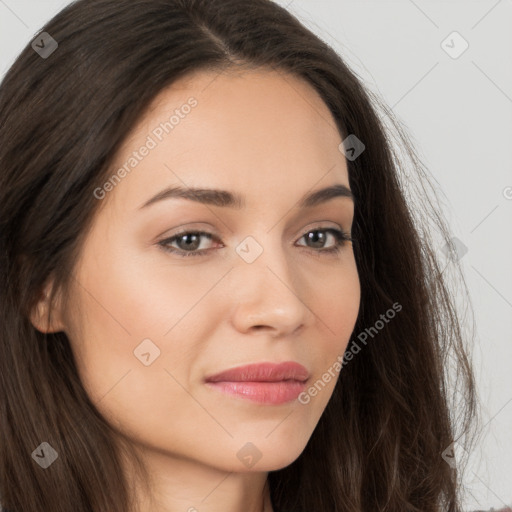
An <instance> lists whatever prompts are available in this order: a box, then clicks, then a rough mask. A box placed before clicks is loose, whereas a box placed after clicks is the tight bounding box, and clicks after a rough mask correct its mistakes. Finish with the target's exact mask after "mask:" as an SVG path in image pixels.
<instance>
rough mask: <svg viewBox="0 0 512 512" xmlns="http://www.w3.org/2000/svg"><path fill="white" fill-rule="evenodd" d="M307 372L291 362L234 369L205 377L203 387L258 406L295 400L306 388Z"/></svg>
mask: <svg viewBox="0 0 512 512" xmlns="http://www.w3.org/2000/svg"><path fill="white" fill-rule="evenodd" d="M308 378H309V372H308V370H307V369H306V368H305V367H304V366H302V365H301V364H299V363H296V362H295V361H286V362H284V363H278V364H276V363H258V364H249V365H245V366H238V367H236V368H231V369H229V370H225V371H223V372H221V373H217V374H215V375H211V376H209V377H206V379H205V382H206V384H207V385H208V386H209V387H211V388H213V389H216V390H217V391H220V392H222V393H226V394H229V395H233V396H238V397H240V398H244V399H248V400H251V401H253V402H257V403H261V404H275V405H278V404H283V403H287V402H290V401H292V400H295V399H296V398H297V397H298V396H299V395H300V393H301V392H302V391H304V388H305V386H306V381H307V380H308Z"/></svg>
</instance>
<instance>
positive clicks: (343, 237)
mask: <svg viewBox="0 0 512 512" xmlns="http://www.w3.org/2000/svg"><path fill="white" fill-rule="evenodd" d="M314 232H325V233H331V234H332V235H333V236H334V237H335V238H336V245H335V246H334V247H331V248H330V249H318V250H316V249H311V248H309V249H311V251H312V252H313V253H321V254H327V255H334V254H336V253H339V252H340V250H341V248H342V247H343V246H344V245H345V243H346V242H349V241H350V242H353V241H354V239H353V238H351V237H350V235H349V234H348V233H346V232H344V231H340V230H339V229H334V228H315V229H310V230H309V231H307V232H306V233H304V234H303V235H302V236H301V237H300V239H302V238H304V236H306V235H307V234H308V233H314ZM185 235H199V236H205V237H206V238H208V239H210V240H212V239H214V240H216V241H218V239H217V238H216V237H215V236H214V235H212V234H211V233H208V232H206V231H182V232H181V233H176V234H175V235H173V236H172V237H170V238H166V239H165V240H162V241H161V242H158V245H160V246H161V247H162V249H163V250H164V251H166V252H170V253H173V254H176V255H177V256H180V257H184V258H188V257H189V256H206V255H207V253H208V252H209V251H210V249H203V250H200V251H199V250H195V251H182V250H180V249H175V248H173V247H169V245H168V244H170V243H171V242H174V241H175V240H176V239H179V238H181V237H183V236H185ZM300 239H299V240H300ZM302 247H304V248H306V249H308V247H305V246H302ZM316 255H318V254H316Z"/></svg>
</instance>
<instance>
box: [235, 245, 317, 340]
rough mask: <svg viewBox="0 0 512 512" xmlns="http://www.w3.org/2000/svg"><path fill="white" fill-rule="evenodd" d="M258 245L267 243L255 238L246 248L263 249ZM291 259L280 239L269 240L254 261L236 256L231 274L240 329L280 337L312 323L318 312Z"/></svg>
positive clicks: (236, 317) (236, 318) (236, 320)
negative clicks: (315, 312) (261, 242)
mask: <svg viewBox="0 0 512 512" xmlns="http://www.w3.org/2000/svg"><path fill="white" fill-rule="evenodd" d="M251 238H252V237H251ZM267 240H268V237H267ZM251 243H252V245H251ZM258 245H259V246H260V247H261V245H263V244H261V245H260V244H257V243H255V240H254V239H252V240H251V241H250V242H249V244H248V245H246V246H245V247H244V248H245V249H247V248H249V250H248V251H246V253H248V252H250V251H258V250H259V251H261V249H258ZM240 254H243V253H242V252H240ZM289 260H290V258H289V257H288V256H287V255H286V253H285V250H284V248H283V247H282V246H281V244H280V243H279V242H278V243H272V246H271V244H270V242H269V243H265V245H264V247H263V251H262V252H261V254H259V256H258V257H257V258H256V259H255V260H254V261H252V262H250V263H249V261H250V258H249V259H247V258H245V259H244V257H240V258H237V259H236V262H235V268H234V269H233V270H232V271H231V272H230V274H231V284H232V295H231V300H232V301H233V302H234V304H235V307H234V311H233V316H232V322H233V325H234V327H235V328H236V329H237V330H238V331H240V332H245V333H247V332H249V331H251V330H253V331H262V333H265V334H268V333H272V335H273V336H274V337H279V336H285V335H290V334H293V333H295V332H296V331H298V330H299V329H300V328H304V327H305V326H306V325H309V324H310V322H312V320H313V317H314V314H313V312H312V311H311V310H310V308H309V307H308V305H307V298H308V297H304V295H305V294H306V295H307V289H306V286H305V285H306V283H305V282H301V276H300V274H301V273H300V269H298V268H297V265H296V264H294V263H293V262H292V261H289Z"/></svg>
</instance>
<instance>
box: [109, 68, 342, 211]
mask: <svg viewBox="0 0 512 512" xmlns="http://www.w3.org/2000/svg"><path fill="white" fill-rule="evenodd" d="M340 142H341V138H340V134H339V132H338V130H337V127H336V123H335V121H334V119H333V117H332V114H331V112H330V111H329V109H328V107H327V106H326V104H325V103H324V102H323V100H322V99H321V97H320V96H319V94H318V93H317V92H316V91H315V89H314V88H313V87H312V86H311V85H310V84H308V83H307V82H305V81H304V80H302V79H300V78H297V77H296V76H294V75H291V74H288V73H285V72H282V71H275V70H261V69H258V70H244V71H241V70H234V71H233V70H227V71H223V72H220V71H203V72H195V73H194V74H191V75H187V76H185V77H183V78H182V79H180V80H178V81H177V82H175V83H174V84H172V86H170V87H168V88H167V89H165V90H163V91H162V92H161V93H160V94H159V95H158V96H157V97H155V99H154V100H153V102H152V103H151V105H150V107H149V108H148V109H147V111H146V113H145V115H144V116H143V117H142V119H141V120H140V121H139V123H138V124H137V125H136V126H135V127H134V129H133V130H132V132H131V133H130V136H129V137H128V138H127V139H126V141H125V143H124V144H123V146H122V148H121V150H120V151H119V152H118V154H117V155H116V159H115V162H114V165H113V167H112V171H113V172H114V173H116V172H117V171H118V170H119V169H121V168H124V169H125V172H122V173H121V174H123V176H124V177H123V179H122V180H121V182H120V183H119V185H116V186H115V190H113V192H109V194H110V196H114V197H116V202H117V200H118V199H121V200H122V201H123V202H125V201H127V202H128V203H129V204H130V205H131V206H132V208H138V207H139V206H141V205H142V204H143V203H144V202H145V201H146V200H147V199H148V198H149V197H150V196H151V195H154V194H156V193H157V192H158V191H159V190H161V189H162V188H163V187H165V186H169V185H178V186H181V187H187V186H189V187H193V186H194V187H199V186H202V187H211V188H223V189H229V190H233V191H240V192H241V193H243V195H244V196H246V197H247V204H248V205H250V204H251V198H252V199H254V200H255V201H258V202H261V199H262V196H263V197H264V198H266V200H271V198H272V197H278V196H280V197H282V196H283V193H282V192H283V190H286V191H287V193H286V194H284V196H285V197H286V196H289V195H292V196H297V198H298V197H299V196H303V195H304V193H305V192H306V191H307V190H309V189H312V188H319V187H322V186H328V185H330V184H333V183H344V184H346V185H347V186H348V170H347V165H346V160H345V157H344V156H343V154H342V153H341V152H340V150H339V148H338V146H339V144H340ZM144 148H146V149H144ZM135 153H137V156H135ZM142 153H144V155H142Z"/></svg>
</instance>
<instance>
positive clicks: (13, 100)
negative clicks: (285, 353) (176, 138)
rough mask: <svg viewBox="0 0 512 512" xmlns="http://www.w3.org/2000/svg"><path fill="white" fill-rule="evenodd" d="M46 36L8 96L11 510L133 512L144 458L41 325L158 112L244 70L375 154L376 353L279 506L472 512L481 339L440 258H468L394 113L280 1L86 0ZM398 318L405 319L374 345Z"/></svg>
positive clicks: (363, 315) (64, 346)
mask: <svg viewBox="0 0 512 512" xmlns="http://www.w3.org/2000/svg"><path fill="white" fill-rule="evenodd" d="M42 32H47V33H48V34H49V35H50V36H51V37H52V38H53V39H54V40H55V41H57V43H58V47H57V48H56V49H55V51H54V53H53V54H51V55H49V56H47V57H46V58H42V56H41V55H39V54H38V52H37V51H35V49H34V48H33V47H32V46H31V45H30V44H27V46H26V48H25V49H24V50H23V51H22V52H21V54H20V55H19V56H18V58H17V59H16V61H15V62H14V64H13V65H12V66H11V68H10V69H9V70H8V72H7V74H6V76H5V78H4V79H3V81H2V84H1V86H0V119H1V120H2V121H1V126H0V140H1V143H0V242H1V244H0V272H1V283H2V286H1V287H0V297H1V300H0V307H1V312H0V314H1V318H2V322H1V324H0V325H1V326H0V329H1V331H0V332H1V334H0V351H1V354H2V356H1V358H0V383H1V386H0V406H1V415H0V435H1V439H0V496H1V499H2V503H3V506H4V507H6V508H7V509H9V510H12V511H14V512H42V511H49V510H51V511H52V512H91V511H94V512H99V511H101V512H126V511H127V510H132V508H131V507H133V503H131V502H130V497H129V492H128V490H129V484H128V483H127V482H126V481H125V476H124V475H123V474H122V472H121V457H122V456H126V455H129V452H128V450H126V452H124V451H123V448H122V447H121V446H120V445H118V444H117V443H115V442H114V432H113V431H112V429H111V427H110V425H109V424H108V423H107V422H106V420H105V419H104V418H103V417H102V416H101V415H100V414H99V412H98V411H97V410H96V408H95V407H94V405H93V404H92V403H91V401H90V400H89V398H88V396H87V394H86V392H85V391H84V388H83V387H82V385H81V382H80V380H79V378H78V374H77V369H76V366H75V363H74V360H73V355H72V352H71V349H70V343H69V340H68V339H67V337H66V335H65V333H64V332H57V333H49V334H42V333H41V332H39V331H37V330H36V329H35V328H34V327H33V325H32V324H31V322H30V320H29V314H30V311H31V310H32V308H33V307H34V305H35V304H36V302H37V300H38V298H39V297H40V296H41V294H42V293H44V289H45V284H46V283H47V282H48V279H49V278H50V276H52V277H53V278H54V279H55V280H54V289H53V291H54V293H57V290H58V289H59V288H61V289H62V290H63V291H64V292H65V291H66V290H67V289H69V285H70V284H71V279H72V270H73V267H74V264H75V262H76V258H77V256H78V255H79V253H80V249H81V247H82V242H83V239H84V236H85V234H86V232H87V230H88V229H89V228H90V226H91V221H92V218H93V216H94V214H95V213H97V212H98V207H99V203H101V201H98V200H97V199H96V198H95V196H94V190H95V189H97V187H101V186H102V184H104V183H105V180H106V178H108V177H109V176H110V174H111V164H112V161H113V158H114V156H115V155H116V152H117V150H119V148H120V146H121V144H122V143H123V141H124V140H125V139H126V137H127V136H128V135H129V133H130V130H131V129H132V128H133V127H134V125H135V124H136V122H137V120H138V119H140V118H141V116H142V115H143V114H144V112H145V110H146V109H147V107H148V105H149V104H150V102H151V101H152V100H153V99H154V98H155V96H156V95H157V94H158V93H160V92H161V91H162V90H163V89H164V88H166V87H168V86H171V85H172V84H173V83H174V82H175V81H176V80H177V79H178V78H180V77H182V76H184V75H185V74H187V73H190V72H193V71H194V72H195V71H201V70H217V71H219V72H222V70H225V69H227V68H229V67H233V66H240V65H241V64H244V65H248V66H252V67H258V68H263V69H265V68H268V69H274V70H277V71H286V72H291V73H293V74H294V75H295V76H297V77H301V78H302V79H305V80H306V81H307V82H308V83H310V84H311V85H312V86H313V87H314V88H315V90H316V91H317V92H318V93H319V94H320V96H321V97H322V99H323V100H324V101H325V103H326V105H327V106H328V108H329V109H330V111H331V112H332V115H333V117H334V119H335V121H336V124H337V126H338V128H339V132H340V136H341V137H342V139H341V140H344V139H345V138H346V137H347V136H348V135H350V134H354V135H356V136H357V138H358V139H360V140H361V141H362V142H363V143H364V145H365V150H364V151H363V152H362V153H361V154H360V155H359V156H358V157H357V158H356V159H350V160H349V161H348V162H347V163H348V169H349V182H350V187H351V189H352V192H353V194H354V196H355V199H356V202H355V217H354V223H353V228H352V236H353V238H354V239H355V242H354V252H355V258H356V263H357V268H358V272H359V276H360V282H361V307H360V311H359V316H358V319H357V323H356V326H355V329H354V333H353V334H354V339H353V340H352V343H349V347H348V349H347V350H348V351H350V350H353V351H354V352H356V350H354V349H355V345H359V346H361V339H362V338H363V337H364V336H361V335H360V333H363V332H366V333H367V342H366V344H365V346H364V347H362V349H361V350H360V353H358V354H357V355H356V356H354V357H353V359H352V360H350V361H349V362H348V364H345V365H344V367H343V369H342V370H341V372H340V375H339V380H338V382H337V384H336V387H335V389H334V392H333V396H332V398H331V400H330V402H329V403H328V405H327V407H326V409H325V411H324V413H323V415H322V417H321V419H320V421H319V423H318V425H317V427H316V429H315V430H314V432H313V434H312V436H311V438H310V440H309V442H308V444H307V446H306V447H305V449H304V451H303V453H302V454H301V455H300V456H299V457H298V459H296V460H295V461H294V462H293V463H292V464H290V465H289V466H287V467H285V468H283V469H281V470H278V471H273V472H270V473H269V486H270V491H271V498H272V503H273V507H274V510H275V512H291V511H293V512H312V511H315V512H319V511H322V512H325V511H336V512H362V511H368V512H376V511H381V512H384V511H389V512H399V511H404V512H405V511H407V512H411V511H415V512H434V511H436V512H439V511H449V512H459V511H460V510H461V495H462V493H461V490H462V489H461V472H460V468H459V467H458V466H456V465H455V464H452V463H451V459H449V458H448V457H446V456H444V454H445V452H446V450H447V449H448V450H449V449H450V447H451V446H452V443H454V442H456V443H458V445H460V446H464V447H465V448H466V451H469V450H470V445H471V442H472V441H473V439H474V437H471V436H470V434H471V432H472V425H473V424H474V421H475V420H476V419H477V407H476V404H477V396H476V390H475V384H474V376H473V373H472V368H471V364H470V358H469V352H468V347H467V346H465V345H466V342H467V341H470V339H471V338H470V337H468V336H467V334H465V333H464V332H463V331H464V329H463V326H462V324H461V321H460V319H459V317H458V315H457V311H456V307H455V301H454V297H455V295H454V294H455V291H453V290H450V286H451V285H449V283H448V281H447V276H448V275H449V272H451V273H453V272H459V270H458V265H457V258H456V257H453V254H454V252H453V250H452V251H451V252H448V253H447V254H449V255H452V257H451V258H449V259H448V260H447V263H446V265H447V267H446V271H444V269H443V268H442V267H443V266H444V264H445V263H443V262H440V260H439V257H438V254H439V248H441V247H442V244H446V246H447V247H449V248H452V249H453V245H452V244H451V242H450V234H449V230H448V228H447V227H446V225H445V221H444V220H443V217H442V215H441V214H440V213H439V208H438V203H436V200H435V198H436V191H435V189H434V188H433V187H432V186H431V184H430V181H429V177H428V174H427V171H426V170H425V169H424V168H423V166H422V164H421V162H420V161H419V159H418V157H417V156H416V153H415V151H414V150H413V148H412V144H411V143H410V141H409V139H408V137H407V135H406V134H405V133H404V131H403V129H402V128H401V127H400V124H399V123H398V122H397V121H396V120H395V119H394V118H393V114H392V113H391V112H390V111H389V110H388V109H387V108H386V107H385V106H384V105H382V104H381V103H380V102H379V100H378V98H376V97H375V96H374V95H373V94H372V93H370V92H369V91H368V90H367V89H366V88H365V87H364V86H363V84H362V82H361V80H360V79H358V78H357V77H356V75H355V74H354V73H353V72H352V71H351V70H350V69H349V68H348V67H347V65H346V64H345V63H344V61H343V60H342V59H341V58H340V56H339V55H338V54H337V53H336V52H335V51H334V50H333V49H332V48H331V47H329V46H328V45H327V44H326V43H324V42H323V41H322V40H321V39H320V38H319V37H317V36H316V35H314V34H313V33H311V32H310V31H309V30H307V29H306V28H305V27H304V26H303V25H302V24H301V23H300V22H299V21H298V20H297V19H296V18H295V17H294V16H292V15H291V14H290V13H289V12H287V11H286V10H285V9H284V8H282V7H280V6H278V5H277V4H276V3H274V2H272V1H269V0H79V1H76V2H73V3H72V4H70V5H69V6H67V7H66V8H64V9H63V10H62V11H61V12H60V13H59V14H57V15H56V16H55V17H54V18H53V19H52V20H51V21H49V22H48V23H47V24H46V25H45V26H44V27H43V28H42ZM45 37H46V36H45ZM379 108H380V109H381V111H382V113H384V114H385V116H386V118H387V119H388V120H390V121H391V124H390V126H389V127H387V126H386V125H385V121H384V119H383V118H382V117H381V116H379V114H378V112H379V110H378V109H379ZM397 141H398V142H399V143H400V147H401V150H397V149H395V148H394V145H395V142H397ZM404 150H405V152H404ZM414 191H416V192H417V194H416V197H415V198H414V199H408V198H407V195H408V194H412V193H413V192H414ZM411 197H412V196H411ZM434 230H435V232H434ZM432 233H435V235H436V236H437V237H438V240H433V236H432ZM436 247H437V249H436ZM457 276H459V274H457ZM459 278H460V279H459V281H458V282H459V283H462V284H463V286H461V287H460V288H461V290H462V291H465V290H466V288H465V284H464V280H463V277H462V275H460V276H459ZM52 298H53V297H52ZM397 303H398V304H399V305H400V306H401V310H400V312H399V313H396V315H395V316H394V318H393V319H392V320H390V321H389V322H386V324H385V326H384V327H383V328H379V329H377V328H376V327H375V326H376V322H377V321H378V320H379V319H381V317H382V315H383V314H384V313H385V312H387V311H388V310H390V309H393V304H395V305H396V304H397ZM395 308H396V306H395ZM381 323H382V322H381ZM372 328H373V331H372V330H371V329H372ZM374 331H378V334H375V332H374ZM370 333H371V337H368V336H370ZM358 352H359V351H358ZM326 370H327V369H326ZM459 408H460V411H459ZM457 411H459V412H457ZM42 442H48V443H49V444H50V445H51V446H52V447H53V448H54V449H55V450H56V451H57V453H58V456H59V463H58V464H52V465H51V466H50V467H49V468H47V469H46V470H44V471H42V470H41V468H40V467H39V466H38V465H37V464H35V462H34V460H33V457H32V456H31V454H32V452H33V451H34V450H35V448H36V447H38V446H39V445H40V444H41V443H42ZM142 473H143V468H142V467H141V474H142Z"/></svg>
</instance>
